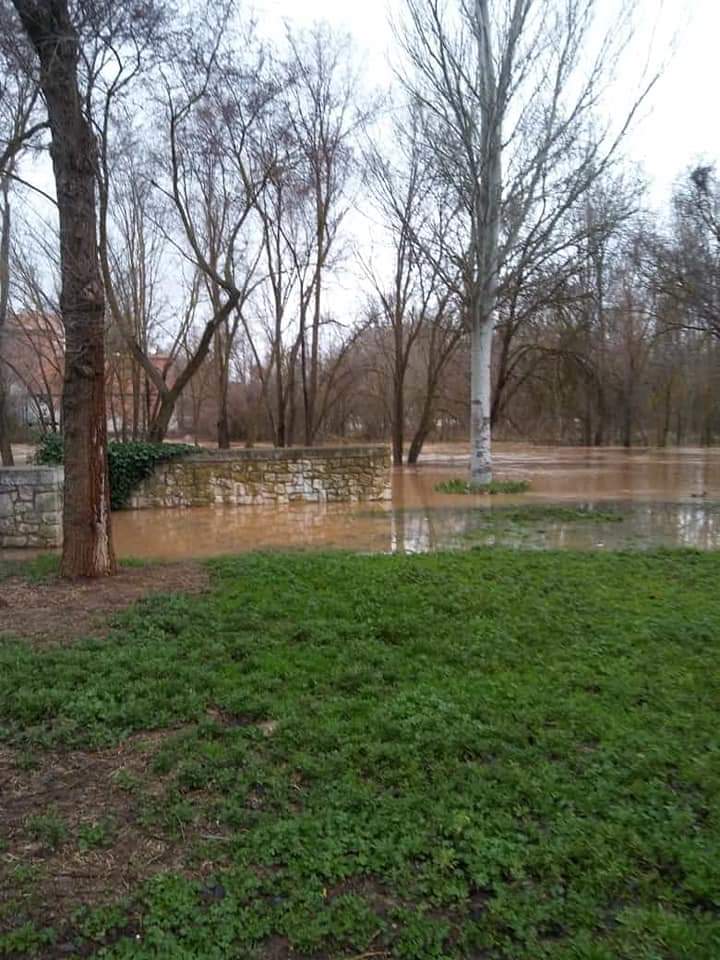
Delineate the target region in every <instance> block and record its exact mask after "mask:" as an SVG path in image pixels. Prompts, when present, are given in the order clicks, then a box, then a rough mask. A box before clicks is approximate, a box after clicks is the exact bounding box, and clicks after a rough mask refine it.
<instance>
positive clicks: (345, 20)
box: [254, 0, 720, 204]
mask: <svg viewBox="0 0 720 960" xmlns="http://www.w3.org/2000/svg"><path fill="white" fill-rule="evenodd" d="M399 3H402V0H256V2H255V4H254V9H255V10H256V11H257V15H258V21H259V23H260V24H261V25H263V26H264V28H265V29H267V30H268V32H270V33H272V32H274V31H275V30H276V29H277V30H282V24H283V22H284V21H289V22H295V23H298V24H303V25H309V24H312V23H313V22H314V21H317V20H328V21H329V22H330V23H332V24H333V25H335V26H337V27H340V28H342V29H345V30H347V31H348V32H349V33H350V34H351V35H352V36H353V38H354V39H355V42H356V44H357V47H358V48H359V51H360V53H361V62H362V63H364V64H366V66H367V72H368V80H369V82H370V83H371V84H372V83H378V84H379V85H381V86H387V85H388V84H389V83H390V82H391V80H392V71H391V68H390V65H389V63H388V59H389V55H390V53H391V49H392V37H391V35H390V31H389V29H388V14H389V12H390V10H391V9H393V8H395V7H396V6H397V4H399ZM637 6H638V15H637V31H636V40H635V45H634V47H633V49H632V51H631V52H630V56H629V57H628V60H629V61H631V62H628V63H627V64H626V69H627V70H628V76H630V74H631V73H632V71H633V70H634V68H637V70H636V71H635V76H637V75H638V72H639V70H640V69H641V63H640V60H641V58H644V57H646V56H647V52H648V50H649V49H650V48H652V57H653V60H654V62H655V63H658V62H660V61H661V60H663V61H666V64H665V67H664V70H663V74H662V77H661V79H660V81H659V83H658V85H657V86H656V87H655V89H654V91H653V93H652V96H651V99H650V101H649V103H648V105H647V107H646V108H644V110H643V114H642V116H641V117H640V119H639V121H638V123H637V124H636V127H635V128H634V131H633V133H632V136H631V137H630V139H629V141H628V143H627V145H626V149H625V152H626V153H627V154H628V155H629V156H630V157H631V158H632V159H633V160H634V161H636V162H638V163H640V164H641V166H642V168H643V170H644V172H645V174H646V176H647V177H648V179H649V180H650V182H651V186H652V197H653V200H654V201H655V202H656V203H658V204H663V203H664V201H665V198H666V196H667V193H668V192H669V190H670V188H671V186H672V182H673V181H674V180H675V178H676V177H677V176H678V174H679V173H681V172H682V170H684V169H685V168H686V167H687V166H688V165H689V164H690V163H692V162H694V161H695V160H697V159H702V160H706V161H709V162H713V161H715V160H717V161H720V117H719V116H718V113H717V111H716V110H715V109H714V101H715V99H716V95H717V94H716V91H717V88H718V79H719V77H718V73H719V71H718V52H717V47H718V41H719V38H720V0H638V3H637ZM598 7H599V9H600V10H602V9H603V8H604V7H607V8H612V7H613V4H612V3H608V0H600V2H599V4H598ZM632 93H633V91H632V90H629V91H628V102H629V101H630V100H631V99H632ZM617 96H618V97H619V98H620V97H621V96H622V94H621V93H618V94H617ZM626 105H627V104H626ZM617 107H618V109H620V110H622V108H623V104H622V102H618V104H617Z"/></svg>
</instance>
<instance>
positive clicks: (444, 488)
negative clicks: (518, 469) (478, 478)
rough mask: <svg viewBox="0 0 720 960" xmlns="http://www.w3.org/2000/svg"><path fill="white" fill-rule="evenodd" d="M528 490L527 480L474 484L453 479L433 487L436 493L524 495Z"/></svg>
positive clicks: (456, 478)
mask: <svg viewBox="0 0 720 960" xmlns="http://www.w3.org/2000/svg"><path fill="white" fill-rule="evenodd" d="M529 489H530V484H529V483H528V481H527V480H491V481H490V483H483V484H474V483H470V481H469V480H461V479H460V478H459V477H453V479H452V480H443V481H442V483H438V484H436V485H435V490H436V491H437V493H485V494H489V495H490V496H492V495H493V494H496V493H525V492H526V491H527V490H529Z"/></svg>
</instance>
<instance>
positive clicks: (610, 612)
mask: <svg viewBox="0 0 720 960" xmlns="http://www.w3.org/2000/svg"><path fill="white" fill-rule="evenodd" d="M212 571H213V578H214V586H213V589H212V591H211V592H210V593H209V594H207V595H203V596H197V597H174V598H167V597H165V598H154V599H150V600H147V601H145V602H143V603H142V604H140V605H138V606H137V607H136V608H135V609H133V610H132V611H130V612H126V613H124V614H123V615H122V616H121V618H120V620H119V622H118V624H117V628H116V631H115V633H114V636H113V637H112V638H111V640H110V642H108V641H107V640H106V641H104V642H99V641H79V642H77V643H76V644H74V645H73V646H71V647H66V648H52V649H46V650H36V649H33V648H32V647H30V646H29V645H26V644H23V643H20V642H15V643H12V642H10V643H5V644H3V645H0V736H1V739H2V741H4V744H5V747H6V748H8V749H10V750H12V751H15V752H16V755H17V756H18V757H22V758H25V759H24V762H27V759H26V758H27V757H28V756H29V755H30V756H32V757H33V758H34V762H35V763H36V764H40V765H42V764H43V763H44V762H45V759H44V758H46V757H47V756H49V755H50V754H49V753H48V751H67V750H69V749H77V748H83V749H90V750H99V749H100V748H103V747H108V746H112V745H115V744H119V745H122V744H124V743H126V742H128V740H129V738H131V737H132V736H133V735H135V734H137V733H138V732H139V731H151V730H161V729H164V730H166V731H168V733H167V736H165V737H163V738H161V739H158V741H157V746H156V749H155V753H154V756H153V759H152V763H151V766H150V768H149V769H147V770H146V771H145V772H144V773H143V774H142V775H141V776H137V775H135V774H133V775H132V776H130V775H129V774H128V775H127V776H126V777H125V778H121V777H119V776H118V778H117V784H116V786H115V789H117V790H122V791H124V794H123V795H124V796H126V797H127V804H128V812H127V818H128V820H132V822H133V824H134V826H133V829H136V830H147V831H148V832H151V833H152V834H153V835H159V836H165V837H176V838H178V842H180V843H181V844H182V849H183V850H184V854H185V862H184V863H183V864H182V865H181V866H180V867H179V868H178V869H177V870H176V871H175V872H173V873H167V872H164V873H159V874H158V875H156V876H155V877H153V878H151V879H149V880H146V881H144V882H143V883H138V884H137V885H136V886H135V887H133V888H132V889H130V891H129V893H128V895H126V896H125V897H120V896H119V895H118V897H117V898H116V899H115V900H114V901H112V902H109V903H107V904H105V905H103V906H100V907H95V908H93V909H87V908H86V909H82V903H81V902H77V901H74V900H73V895H72V891H70V893H69V894H68V892H67V891H65V894H64V896H65V899H64V900H62V902H61V917H60V919H59V920H58V921H56V922H54V923H53V924H48V923H47V922H43V913H42V908H41V907H40V908H38V907H37V906H34V907H33V899H32V895H31V894H30V893H28V892H27V890H28V889H30V888H31V887H32V883H36V884H37V883H38V882H39V881H38V880H37V879H33V877H32V876H31V875H30V873H29V872H28V871H30V868H31V867H32V868H33V869H36V868H37V867H38V863H37V858H36V859H35V860H34V861H33V863H32V864H25V863H24V861H23V854H22V849H24V848H23V847H22V844H21V845H20V846H19V847H18V850H20V853H18V850H16V849H15V848H13V849H11V850H10V851H9V854H8V855H7V856H5V855H3V854H1V853H0V862H2V864H3V866H2V870H3V871H4V872H3V874H2V880H3V883H4V885H5V886H6V888H7V889H8V891H9V893H8V896H9V900H8V903H9V904H10V906H7V907H6V909H4V910H3V911H2V912H0V929H2V928H3V927H4V930H5V932H4V934H2V935H0V956H1V955H3V954H4V955H5V956H18V957H19V956H23V957H24V956H31V955H32V954H33V951H34V952H35V954H36V955H38V956H42V957H46V956H47V957H52V956H61V955H67V954H68V953H71V951H72V950H75V951H76V954H73V955H82V956H89V955H96V956H102V957H104V958H107V960H126V958H137V960H150V958H160V957H163V958H164V957H173V958H176V957H177V958H209V960H210V958H212V960H221V958H230V957H233V958H235V957H243V958H245V957H247V958H258V960H259V958H268V960H269V958H272V960H276V958H279V957H287V956H289V955H290V953H291V952H292V956H294V957H303V956H309V957H310V956H311V957H317V958H346V957H350V956H360V955H361V956H365V957H378V958H380V957H389V958H399V960H442V958H484V960H561V958H562V960H569V958H576V960H672V958H688V960H690V958H692V960H716V958H717V957H718V956H720V748H719V747H718V737H717V709H718V706H719V705H720V680H719V679H718V671H717V657H718V633H719V628H720V594H718V591H717V583H718V578H719V577H720V555H718V554H699V553H691V552H682V553H675V552H656V553H652V554H642V555H640V554H574V553H569V552H563V553H559V552H558V553H542V554H534V553H517V552H513V551H502V550H493V551H477V552H472V553H469V554H435V555H426V556H414V557H400V556H374V557H363V556H351V555H347V554H331V555H322V554H294V555H279V554H272V555H270V554H268V555H263V554H258V555H246V556H242V557H238V558H232V559H224V560H219V561H215V562H214V563H213V564H212ZM126 781H127V782H126ZM38 812H41V811H38ZM27 823H28V827H27V829H28V830H30V831H34V833H35V834H37V832H38V830H39V829H40V827H42V828H43V830H44V831H45V832H46V833H47V829H48V824H47V822H45V821H41V822H40V824H39V825H38V821H37V819H35V820H32V819H30V818H29V819H28V821H27ZM199 824H203V825H206V824H210V825H211V826H210V827H207V826H206V827H204V829H202V830H200V829H199V828H198V825H199ZM50 826H54V821H53V823H51V824H50ZM1 830H2V828H1V827H0V831H1ZM41 832H42V831H41ZM57 833H58V831H57V830H55V834H57ZM55 834H53V836H55ZM0 836H1V834H0ZM93 837H94V834H93ZM190 838H193V839H192V840H191V839H190ZM60 839H61V840H62V848H61V849H62V850H66V849H68V848H69V847H71V846H72V845H73V844H79V843H80V842H81V841H82V840H83V837H73V836H71V835H69V834H68V835H65V834H63V836H62V837H61V838H60ZM101 839H102V844H103V855H104V856H112V852H113V851H112V846H111V845H112V843H113V842H115V833H114V832H113V831H106V832H104V833H103V835H102V838H101ZM13 842H14V840H13ZM84 842H85V843H86V844H87V837H85V838H84ZM105 844H107V845H110V846H109V848H108V849H106V848H105V846H104V845H105ZM10 855H11V859H8V856H10ZM88 862H89V863H92V861H88ZM41 866H42V865H41ZM11 867H12V870H13V871H17V870H18V868H25V869H26V872H27V876H25V874H23V876H24V877H25V879H24V880H23V884H24V885H20V884H19V883H18V882H17V877H18V876H19V875H20V874H19V873H17V872H13V874H12V877H13V878H14V879H12V882H11V880H10V876H11V874H10V870H11ZM88 869H91V867H88ZM28 885H29V886H28ZM11 886H12V889H10V888H11ZM18 891H19V892H18ZM23 891H24V892H23Z"/></svg>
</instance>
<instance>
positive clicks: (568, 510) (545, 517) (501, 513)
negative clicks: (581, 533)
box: [477, 504, 624, 524]
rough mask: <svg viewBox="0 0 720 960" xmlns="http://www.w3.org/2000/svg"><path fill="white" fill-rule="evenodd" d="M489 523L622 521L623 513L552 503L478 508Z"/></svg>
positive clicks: (479, 514)
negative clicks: (561, 505) (489, 508)
mask: <svg viewBox="0 0 720 960" xmlns="http://www.w3.org/2000/svg"><path fill="white" fill-rule="evenodd" d="M477 515H478V516H482V517H484V518H486V519H487V520H488V522H489V523H498V522H499V523H516V524H537V523H622V521H623V519H624V518H623V515H622V513H620V511H619V510H601V509H598V508H595V507H586V506H568V507H560V506H555V505H554V504H533V505H532V506H522V507H494V508H493V509H492V510H485V509H482V510H479V511H478V514H477Z"/></svg>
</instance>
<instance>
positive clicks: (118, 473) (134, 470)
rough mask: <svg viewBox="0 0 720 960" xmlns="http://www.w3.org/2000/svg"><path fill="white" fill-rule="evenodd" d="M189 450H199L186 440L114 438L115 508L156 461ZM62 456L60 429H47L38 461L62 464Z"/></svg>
mask: <svg viewBox="0 0 720 960" xmlns="http://www.w3.org/2000/svg"><path fill="white" fill-rule="evenodd" d="M189 453H197V448H196V447H193V446H191V445H190V444H187V443H147V442H146V441H144V440H131V441H128V442H127V443H122V442H120V441H119V440H111V441H110V443H109V444H108V466H109V470H110V506H111V507H112V509H113V510H120V509H121V508H122V507H124V506H126V505H127V502H128V500H129V499H130V495H131V493H132V492H133V490H135V488H136V487H137V486H139V484H140V483H142V481H143V480H145V479H146V477H149V476H150V474H151V473H152V472H153V470H154V469H155V465H156V464H158V463H165V462H167V461H168V460H176V459H177V458H178V457H185V456H187V455H188V454H189ZM63 456H64V450H63V438H62V436H61V435H60V434H59V433H46V434H44V435H43V436H42V437H41V438H40V440H39V441H38V445H37V452H36V454H35V462H36V463H44V464H51V465H52V464H61V463H62V462H63Z"/></svg>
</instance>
